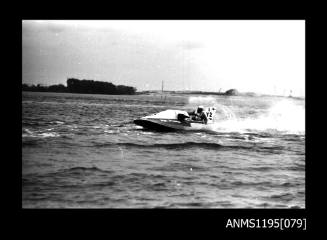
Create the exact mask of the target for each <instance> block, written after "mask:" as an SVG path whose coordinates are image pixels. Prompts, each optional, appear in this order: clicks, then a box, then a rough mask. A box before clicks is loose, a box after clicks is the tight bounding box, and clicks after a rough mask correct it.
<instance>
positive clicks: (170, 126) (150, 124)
mask: <svg viewBox="0 0 327 240" xmlns="http://www.w3.org/2000/svg"><path fill="white" fill-rule="evenodd" d="M134 123H135V124H136V125H138V126H142V127H143V128H146V129H151V130H157V131H176V130H198V129H199V127H202V126H203V125H205V124H203V123H202V122H195V121H193V122H190V121H183V122H181V121H178V120H172V119H149V118H146V119H142V118H140V119H136V120H134Z"/></svg>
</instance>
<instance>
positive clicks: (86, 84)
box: [67, 78, 136, 94]
mask: <svg viewBox="0 0 327 240" xmlns="http://www.w3.org/2000/svg"><path fill="white" fill-rule="evenodd" d="M67 88H68V91H69V92H71V93H95V94H135V92H136V88H134V87H130V86H124V85H118V86H116V85H114V84H112V83H110V82H101V81H94V80H79V79H76V78H69V79H67Z"/></svg>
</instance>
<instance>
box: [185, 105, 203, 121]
mask: <svg viewBox="0 0 327 240" xmlns="http://www.w3.org/2000/svg"><path fill="white" fill-rule="evenodd" d="M188 114H189V115H190V116H191V119H192V120H195V121H204V122H205V123H207V121H208V119H207V116H206V114H205V113H204V107H203V106H198V108H197V109H196V111H195V110H194V111H192V112H188Z"/></svg>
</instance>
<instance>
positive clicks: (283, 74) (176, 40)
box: [22, 20, 305, 96]
mask: <svg viewBox="0 0 327 240" xmlns="http://www.w3.org/2000/svg"><path fill="white" fill-rule="evenodd" d="M22 27H23V34H22V44H23V53H22V55H23V59H22V61H23V76H22V81H23V83H28V84H38V83H40V84H43V85H52V84H59V83H62V84H66V80H67V78H69V77H75V78H79V79H93V80H99V81H108V82H112V83H114V84H116V85H117V84H123V85H129V86H134V87H136V88H137V89H138V90H139V91H141V90H156V89H158V90H159V89H161V82H162V81H164V89H165V90H194V91H195V90H200V91H219V90H220V89H221V91H226V90H228V89H230V88H236V89H238V90H239V91H241V92H244V91H251V92H258V93H269V94H286V95H288V94H289V92H290V90H292V91H293V95H296V96H304V88H305V21H304V20H299V21H293V20H292V21H287V20H286V21H281V20H278V21H264V20H263V21H239V20H237V21H225V20H224V21H222V20H210V21H207V20H183V21H181V20H161V21H158V20H151V21H150V20H143V21H140V20H121V21H116V20H115V21H114V20H108V21H95V20H93V21H69V20H65V21H63V20H61V21H40V20H35V21H34V20H33V21H32V20H24V21H23V22H22Z"/></svg>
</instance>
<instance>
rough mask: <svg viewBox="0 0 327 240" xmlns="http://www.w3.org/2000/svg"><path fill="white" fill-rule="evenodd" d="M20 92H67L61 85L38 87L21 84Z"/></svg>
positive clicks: (39, 85)
mask: <svg viewBox="0 0 327 240" xmlns="http://www.w3.org/2000/svg"><path fill="white" fill-rule="evenodd" d="M22 91H29V92H67V88H66V87H65V86H64V85H63V84H58V85H51V86H42V85H41V84H38V85H27V84H25V83H23V85H22Z"/></svg>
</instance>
